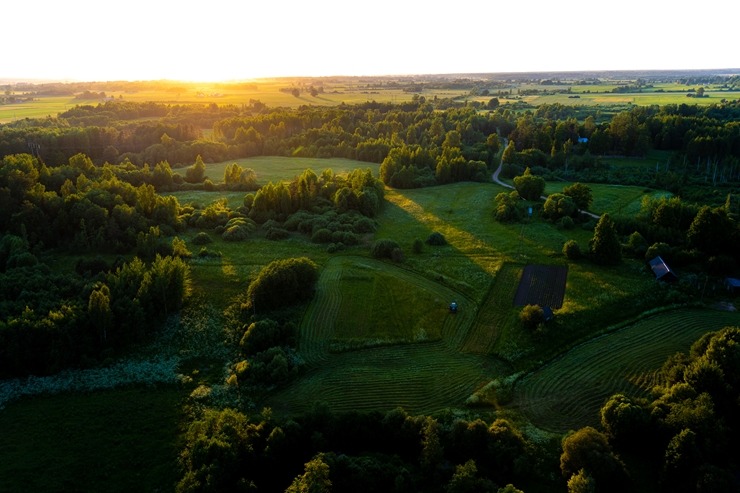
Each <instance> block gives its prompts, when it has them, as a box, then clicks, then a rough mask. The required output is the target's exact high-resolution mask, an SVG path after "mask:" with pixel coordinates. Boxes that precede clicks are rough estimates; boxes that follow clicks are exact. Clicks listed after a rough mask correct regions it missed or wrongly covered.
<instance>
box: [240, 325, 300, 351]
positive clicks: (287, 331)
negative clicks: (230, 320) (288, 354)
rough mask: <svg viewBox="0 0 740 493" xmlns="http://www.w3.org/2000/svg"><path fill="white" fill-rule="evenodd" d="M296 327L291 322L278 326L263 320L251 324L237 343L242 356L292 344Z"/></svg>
mask: <svg viewBox="0 0 740 493" xmlns="http://www.w3.org/2000/svg"><path fill="white" fill-rule="evenodd" d="M295 332H296V327H295V325H294V324H293V323H292V322H287V323H284V324H283V325H280V324H278V323H277V322H276V321H275V320H271V319H264V320H259V321H257V322H253V323H251V324H250V325H249V326H248V327H247V329H246V330H245V331H244V335H243V336H242V338H241V340H240V341H239V347H240V348H241V350H242V352H243V353H244V355H246V356H249V355H251V354H255V353H259V352H262V351H266V350H267V349H269V348H271V347H273V346H289V345H291V344H293V342H294V338H295Z"/></svg>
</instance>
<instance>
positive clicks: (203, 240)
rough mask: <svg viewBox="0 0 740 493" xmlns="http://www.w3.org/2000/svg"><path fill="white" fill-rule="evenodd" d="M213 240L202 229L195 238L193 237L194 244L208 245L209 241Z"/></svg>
mask: <svg viewBox="0 0 740 493" xmlns="http://www.w3.org/2000/svg"><path fill="white" fill-rule="evenodd" d="M212 242H213V240H212V239H211V237H210V236H208V233H206V232H205V231H201V232H200V233H198V234H197V235H195V238H193V245H207V244H208V243H212Z"/></svg>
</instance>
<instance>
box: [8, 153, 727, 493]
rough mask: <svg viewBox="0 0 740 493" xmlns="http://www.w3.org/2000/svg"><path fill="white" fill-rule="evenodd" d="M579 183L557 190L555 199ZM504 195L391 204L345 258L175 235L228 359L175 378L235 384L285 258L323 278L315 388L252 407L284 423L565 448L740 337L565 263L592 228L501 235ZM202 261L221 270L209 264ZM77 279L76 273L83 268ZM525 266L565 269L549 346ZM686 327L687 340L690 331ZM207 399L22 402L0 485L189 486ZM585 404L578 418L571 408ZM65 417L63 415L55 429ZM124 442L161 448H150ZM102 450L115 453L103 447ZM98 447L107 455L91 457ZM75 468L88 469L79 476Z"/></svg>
mask: <svg viewBox="0 0 740 493" xmlns="http://www.w3.org/2000/svg"><path fill="white" fill-rule="evenodd" d="M247 163H249V164H247ZM240 164H241V165H242V166H249V167H252V168H253V169H255V171H256V172H257V175H258V177H260V176H270V181H278V180H288V179H290V178H292V177H293V176H295V175H296V174H299V170H302V169H304V168H305V167H311V168H312V169H314V171H316V172H320V171H321V170H323V169H326V168H332V169H333V170H334V171H335V172H337V173H341V172H346V171H348V170H351V169H355V168H356V167H368V166H370V167H372V166H373V165H370V164H368V163H361V162H355V161H347V160H328V161H327V160H303V159H299V160H295V159H290V158H262V159H254V160H243V161H240ZM225 165H226V164H225V163H220V164H218V165H208V172H209V173H213V174H214V175H215V174H216V173H217V171H216V170H221V171H220V174H221V176H222V174H223V171H222V168H223V167H224V166H225ZM214 177H215V176H214ZM260 181H261V182H262V180H260ZM566 184H567V183H548V190H547V191H548V192H553V191H556V190H558V189H562V186H564V185H566ZM591 187H592V189H593V194H594V206H593V210H594V211H596V212H600V213H601V212H609V213H615V214H616V213H624V212H625V211H633V210H637V209H635V208H639V204H640V201H641V200H642V197H643V196H645V195H646V194H649V195H650V196H658V195H660V194H662V193H664V192H662V191H658V190H645V189H642V188H639V187H612V186H609V185H600V184H593V185H591ZM504 190H505V189H504V188H502V187H500V186H498V185H496V184H493V183H456V184H451V185H445V186H438V187H430V188H423V189H415V190H395V189H389V188H387V189H386V203H385V205H384V207H383V209H382V210H381V212H380V214H379V215H378V216H377V217H376V218H375V220H376V222H377V231H376V233H375V234H374V236H373V237H372V238H370V237H368V238H365V239H364V240H363V243H361V244H360V245H358V246H354V247H348V248H346V249H345V250H342V251H340V252H338V253H328V252H327V250H326V247H325V245H319V244H314V243H311V242H310V241H309V240H308V239H307V238H306V237H305V236H300V235H298V234H297V233H294V234H292V235H291V236H290V237H289V238H288V239H286V240H281V241H270V240H268V239H266V238H265V237H264V233H263V232H262V231H261V230H259V229H258V230H257V231H255V232H254V233H253V235H252V236H251V237H250V238H248V239H247V240H245V241H242V242H227V241H224V240H223V239H221V237H220V236H218V235H217V234H215V233H214V232H209V235H210V236H211V238H212V239H213V242H212V243H209V244H208V245H206V246H205V247H200V246H197V245H194V244H193V243H192V240H193V237H194V236H195V232H194V231H186V232H183V233H180V237H181V238H182V239H184V240H185V242H186V244H187V245H188V247H189V248H190V250H191V251H192V252H193V253H194V258H193V259H192V260H191V261H190V265H191V269H192V289H193V304H194V308H193V309H192V310H191V312H198V311H200V308H203V311H202V313H203V316H204V317H207V318H209V321H208V323H205V322H204V323H202V324H201V325H202V327H203V328H202V330H203V331H207V332H208V334H201V336H199V337H200V338H194V339H193V341H195V342H194V344H196V345H200V346H202V348H208V347H212V348H215V349H214V353H213V354H216V356H208V355H205V356H203V355H200V356H197V357H188V358H184V359H183V361H182V365H181V367H180V368H179V371H180V372H182V373H183V374H184V375H185V376H187V377H188V378H192V379H193V380H196V381H199V382H202V383H206V384H210V385H213V384H218V383H222V382H223V379H224V377H225V373H224V368H225V367H226V365H227V364H228V363H229V362H228V361H226V359H225V358H224V355H225V354H228V350H226V351H224V349H223V346H221V344H222V343H223V340H224V339H225V335H224V334H223V332H222V330H223V327H224V312H225V311H226V310H227V309H228V308H229V306H230V305H232V304H234V303H238V302H239V300H240V299H241V297H242V296H243V295H244V293H245V292H246V289H247V287H248V285H249V282H250V280H251V279H253V278H254V277H255V276H256V274H257V273H258V272H259V270H260V269H261V268H262V267H263V266H265V265H266V264H268V263H269V262H271V261H273V260H276V259H281V258H287V257H299V256H306V257H309V258H311V259H312V260H314V261H315V262H316V263H317V264H318V265H319V268H320V277H319V281H318V284H317V287H316V294H315V296H314V297H313V299H312V300H311V301H310V302H309V303H308V304H306V305H305V306H303V307H301V308H299V309H298V311H297V313H298V316H299V318H300V328H299V336H298V355H299V357H300V358H301V359H302V360H303V361H304V362H305V368H304V371H303V372H302V373H301V375H300V376H298V377H297V378H296V379H294V380H292V381H290V382H289V383H288V384H286V385H285V386H282V387H280V388H278V389H275V390H274V391H272V392H270V393H268V394H266V395H265V396H263V397H260V398H259V402H258V403H257V404H258V405H259V406H268V407H271V408H272V409H273V412H275V413H277V414H279V415H291V414H294V413H300V412H303V411H308V410H310V409H311V408H312V407H313V406H314V405H315V404H316V403H317V402H323V403H326V404H328V405H329V407H330V408H331V409H332V410H333V411H335V412H342V411H387V410H390V409H393V408H396V407H399V406H401V407H404V408H405V409H406V410H407V411H408V412H409V413H428V414H435V413H440V412H443V411H444V410H448V409H452V410H461V409H466V408H467V406H468V405H470V403H474V404H475V405H476V406H484V407H481V408H478V411H480V412H482V413H489V412H490V413H494V412H498V411H505V412H508V413H513V415H516V416H520V417H521V418H522V419H523V420H528V421H530V422H531V423H533V424H534V425H535V426H537V427H540V428H542V429H545V430H550V431H561V430H563V429H567V428H568V427H570V426H572V423H573V421H572V420H573V419H575V418H574V416H575V417H577V418H578V419H581V418H583V419H584V422H588V421H589V420H593V419H594V416H596V413H597V411H598V408H599V406H600V405H601V404H602V403H603V398H604V397H603V395H602V393H606V392H611V391H624V392H634V393H635V395H644V393H645V391H646V390H649V388H650V385H653V384H655V383H658V382H657V380H656V371H657V370H658V369H659V367H660V365H661V364H662V362H663V361H664V360H665V358H666V357H667V356H669V355H670V354H672V353H673V352H675V351H677V350H685V349H686V347H687V345H688V344H690V341H691V340H693V339H694V338H695V337H698V336H699V335H701V333H703V332H705V331H707V330H712V329H715V328H719V326H721V325H722V324H725V323H735V324H736V323H738V321H737V319H736V318H733V316H734V315H729V314H727V313H725V312H715V311H709V310H698V309H697V310H683V311H681V310H680V311H666V312H660V313H654V314H653V315H651V316H650V318H649V319H646V320H645V321H642V320H641V318H642V317H643V314H644V313H646V312H649V311H651V310H654V309H655V308H656V307H657V306H661V305H663V304H665V299H666V293H667V288H664V287H661V288H657V289H656V283H655V281H654V279H653V276H652V274H650V273H649V272H648V271H647V270H646V269H645V267H644V265H643V263H642V262H639V261H635V260H630V259H625V260H624V261H623V264H622V265H621V266H619V267H599V266H595V265H593V264H591V263H589V262H588V261H586V260H583V261H579V262H568V261H567V260H566V259H565V258H564V256H563V255H562V253H561V251H562V246H563V244H564V243H565V242H566V241H568V240H570V239H574V240H576V241H577V242H578V243H579V244H580V246H581V248H582V249H583V250H585V249H587V246H588V241H589V239H590V237H591V235H592V232H591V231H588V230H586V229H583V228H581V227H575V228H573V229H570V230H565V229H559V228H557V227H556V226H555V225H553V224H551V223H548V222H545V221H543V220H541V219H540V218H538V217H537V216H536V215H535V217H533V218H532V219H531V220H529V221H527V222H524V223H519V224H501V223H498V222H496V221H494V220H493V210H494V205H495V197H496V195H497V194H498V193H500V192H502V191H504ZM174 195H175V196H176V197H177V198H178V201H179V202H180V203H181V204H186V203H197V204H200V205H203V206H205V205H208V204H210V203H213V202H214V201H216V200H220V199H226V200H227V202H228V204H229V206H231V207H238V206H239V205H241V202H242V200H243V196H244V192H223V191H215V192H208V191H188V192H177V193H175V194H174ZM434 232H437V233H441V234H442V235H444V237H445V239H446V242H447V244H446V245H443V246H431V245H428V244H426V243H424V242H425V240H426V239H427V238H428V237H429V235H430V234H432V233H434ZM382 238H387V239H392V240H394V241H396V242H397V243H398V244H399V245H400V247H401V249H402V250H403V253H404V260H403V261H402V262H399V263H394V262H390V261H386V260H383V261H381V260H376V259H373V258H371V257H370V255H369V248H368V247H369V246H370V242H371V241H373V239H382ZM415 240H421V241H422V244H423V246H422V248H421V251H420V252H415V251H414V249H413V248H412V245H413V244H414V242H415ZM201 248H205V249H206V250H207V251H208V252H209V253H210V255H207V256H199V255H198V253H199V252H200V250H201ZM66 264H67V265H69V266H70V268H72V267H71V266H73V265H74V262H73V261H71V260H69V261H67V262H66ZM527 264H544V265H568V279H567V285H566V293H565V301H564V304H563V307H562V308H561V309H559V310H557V311H556V319H555V321H554V322H552V323H551V325H549V326H548V329H547V332H546V333H545V334H544V335H537V334H533V333H531V332H528V331H525V330H523V329H522V328H521V326H520V323H519V319H518V311H519V309H518V308H517V307H514V306H513V296H514V293H515V292H516V287H517V284H518V282H519V277H520V275H521V271H522V269H523V268H524V266H526V265H527ZM452 301H455V302H457V303H458V306H459V311H458V313H456V314H452V313H450V312H449V310H448V306H449V303H450V302H452ZM258 310H259V308H257V314H258V315H259V312H258ZM191 318H192V317H191ZM686 320H688V321H690V322H691V323H690V324H688V323H687V324H685V327H684V321H686ZM619 322H621V323H622V324H621V325H620V324H619ZM625 323H626V324H627V325H624V324H625ZM677 326H681V328H680V329H675V327H677ZM618 327H621V328H618ZM677 332H680V334H678V335H676V337H675V339H672V338H673V336H674V335H675V333H677ZM679 336H680V337H679ZM668 340H672V342H670V343H669V342H667V341H668ZM199 341H200V342H199ZM623 341H633V342H632V343H631V344H633V345H631V346H630V345H628V343H627V342H623ZM634 341H637V342H634ZM604 344H606V345H604ZM634 344H637V346H635V345H634ZM609 351H613V353H609ZM204 353H207V351H204ZM605 354H611V356H610V357H604V355H605ZM218 355H220V356H218ZM219 358H221V359H219ZM593 375H597V376H593ZM625 375H626V377H625ZM625 378H626V379H627V380H626V383H625ZM502 381H507V382H511V385H512V387H511V388H510V389H508V391H507V392H506V395H504V393H501V395H500V396H499V398H495V397H494V398H490V396H489V397H486V396H487V395H488V393H490V389H491V388H495V387H496V385H499V383H500V382H502ZM194 385H195V384H190V385H185V386H183V387H177V386H171V387H166V388H153V389H147V388H124V389H118V390H109V391H102V392H94V393H91V394H89V395H88V394H71V395H60V396H51V397H39V398H27V399H24V400H20V401H17V402H12V403H10V404H8V405H7V407H6V409H4V410H2V411H0V417H2V419H1V420H0V433H2V435H3V437H7V439H6V440H4V444H2V445H0V457H2V459H3V460H0V463H2V465H0V477H7V475H8V474H10V473H11V472H12V474H13V475H14V476H15V479H13V481H12V482H11V483H8V484H9V486H8V488H9V490H8V491H12V490H16V491H18V490H27V491H30V490H62V489H68V490H69V489H72V490H74V489H75V488H76V489H83V490H99V489H101V488H102V485H103V484H105V485H106V486H108V485H110V484H115V485H116V486H115V488H118V487H119V486H120V489H119V491H131V490H132V489H137V490H142V489H144V490H147V491H151V490H157V489H159V490H160V491H166V490H168V488H169V487H168V486H167V485H166V484H164V483H167V482H169V485H170V487H171V485H172V483H173V482H174V481H175V480H176V478H177V474H178V472H177V468H176V463H175V460H176V450H177V447H178V446H179V444H177V443H175V442H176V438H173V437H177V436H178V430H179V428H178V427H181V426H182V425H183V423H184V422H185V421H186V419H185V418H184V417H183V413H184V412H185V410H184V408H183V401H184V399H185V398H186V397H187V395H188V394H189V393H190V392H191V391H192V388H193V386H194ZM596 388H598V392H597V391H596V390H594V389H596ZM553 393H556V394H558V395H560V396H563V395H567V396H569V398H568V401H569V402H565V403H560V404H558V402H557V401H556V400H555V399H554V397H553V398H549V397H547V396H550V395H551V394H553ZM543 395H544V396H546V397H542V396H543ZM604 395H606V394H604ZM504 397H506V398H504ZM581 401H582V402H583V403H582V404H579V406H581V407H578V408H577V409H575V408H574V407H573V406H575V404H569V403H575V402H581ZM60 403H64V407H65V409H67V410H66V411H64V413H62V415H60V416H57V417H54V418H53V419H52V418H51V417H52V416H54V415H55V413H57V410H58V409H59V408H60V406H61V404H60ZM121 403H125V404H126V405H125V406H124V405H121ZM494 406H503V407H494ZM558 406H560V408H558ZM114 407H115V409H112V408H114ZM119 410H120V413H122V414H118V413H119ZM555 411H557V412H555ZM103 417H104V418H103ZM579 422H580V421H579ZM129 424H131V427H130V428H129ZM14 430H20V431H14ZM29 430H31V431H29ZM127 430H148V432H147V435H146V437H143V438H142V436H141V434H140V433H139V434H138V435H137V434H136V433H135V432H134V431H131V433H129V432H128V431H127ZM18 433H22V434H23V437H21V436H20V435H18ZM29 433H31V436H30V438H29V437H28V434H29ZM96 433H97V434H100V435H105V436H106V437H107V438H106V440H96V439H95V437H94V436H93V435H95V434H96ZM71 437H83V438H84V439H81V440H79V443H86V444H88V449H87V450H85V451H80V450H77V449H75V448H74V444H73V443H76V442H78V440H77V439H76V438H75V440H71V439H70V438H71ZM91 443H93V444H97V445H95V446H92V447H90V446H89V444H91ZM137 447H138V448H137ZM120 450H140V452H138V453H135V454H131V453H128V454H123V453H122V452H119V451H120ZM154 455H156V457H154ZM103 457H105V458H106V460H101V458H103ZM54 458H56V459H54ZM55 461H56V462H55ZM71 461H74V462H75V463H76V464H89V467H82V466H80V465H77V466H74V467H72V466H71V465H69V463H70V462H71ZM48 463H54V464H55V465H53V466H52V468H51V469H48V470H49V474H47V475H42V476H39V475H34V474H33V473H32V471H37V470H39V468H40V467H42V466H41V464H48ZM57 465H60V468H57V467H56V466H57ZM138 468H141V469H142V472H141V475H140V476H137V477H131V476H127V477H123V475H122V474H119V473H118V472H116V471H126V473H127V474H128V472H129V471H131V470H132V469H138ZM62 469H64V471H65V472H62ZM134 483H135V485H134ZM3 487H5V485H2V486H0V490H2V488H3ZM107 489H108V491H116V490H115V489H113V490H111V489H110V488H107Z"/></svg>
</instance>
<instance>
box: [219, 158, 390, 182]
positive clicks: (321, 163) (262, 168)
mask: <svg viewBox="0 0 740 493" xmlns="http://www.w3.org/2000/svg"><path fill="white" fill-rule="evenodd" d="M233 163H236V164H238V165H239V166H241V167H242V168H251V169H253V170H254V172H255V174H256V175H257V183H258V184H259V185H265V184H267V183H268V182H273V183H277V182H280V181H289V180H292V179H293V178H295V177H297V176H299V175H301V174H302V173H303V172H304V171H305V170H306V169H311V170H313V172H314V173H316V174H317V175H321V173H322V172H323V171H324V170H327V169H330V170H332V172H334V174H337V175H344V174H348V173H350V172H351V171H354V170H356V169H368V168H369V169H371V170H372V171H373V174H374V175H376V176H377V174H378V169H379V168H380V165H379V164H377V163H368V162H366V161H357V160H354V159H344V158H332V159H321V158H300V157H286V156H260V157H251V158H245V159H234V160H231V161H223V162H221V163H208V164H206V176H207V177H208V178H209V179H210V180H211V181H212V182H213V183H223V181H224V171H225V170H226V167H227V166H229V165H231V164H233Z"/></svg>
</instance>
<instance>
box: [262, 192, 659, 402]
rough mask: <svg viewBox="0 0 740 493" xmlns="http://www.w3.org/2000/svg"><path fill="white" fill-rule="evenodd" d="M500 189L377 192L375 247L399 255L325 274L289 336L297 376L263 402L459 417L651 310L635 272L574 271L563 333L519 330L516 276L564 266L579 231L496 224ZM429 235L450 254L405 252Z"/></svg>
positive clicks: (434, 249)
mask: <svg viewBox="0 0 740 493" xmlns="http://www.w3.org/2000/svg"><path fill="white" fill-rule="evenodd" d="M500 190H501V188H500V187H498V186H497V185H493V184H474V183H458V184H453V185H446V186H443V187H436V188H433V189H418V190H404V191H400V190H387V194H386V198H387V200H388V204H386V207H385V209H384V210H383V211H382V213H381V214H380V216H379V217H378V222H379V230H378V232H377V233H376V238H390V239H395V240H397V241H398V242H399V243H400V244H401V245H402V248H403V250H404V251H405V252H406V259H405V260H404V262H403V263H401V264H393V263H390V262H387V261H383V262H381V261H377V260H373V259H369V258H366V257H365V256H364V254H361V253H360V252H356V253H357V254H360V256H347V255H341V256H330V257H329V259H328V260H326V261H325V262H324V263H323V264H322V273H321V277H320V279H319V283H318V286H317V292H316V296H315V297H314V299H313V301H312V302H311V303H310V304H309V306H308V308H307V309H306V312H305V314H304V316H303V322H302V324H301V328H300V336H299V347H298V349H299V354H300V355H301V357H302V358H304V360H305V361H306V363H307V371H306V372H305V374H304V376H302V377H300V378H299V379H297V380H295V381H293V382H291V383H290V384H289V385H288V386H287V387H286V388H284V389H281V390H279V391H278V392H277V393H276V394H274V395H271V396H269V397H268V398H267V400H266V401H265V404H264V405H268V406H270V407H272V408H273V409H274V410H275V411H276V412H280V413H282V412H286V413H289V414H290V413H293V412H300V411H301V410H307V409H310V408H311V406H312V405H313V404H314V403H316V402H319V401H323V402H325V403H327V404H329V406H330V407H331V408H332V409H335V410H337V411H341V410H361V411H370V410H388V409H392V408H394V407H397V406H403V407H406V408H407V409H408V410H409V411H410V412H414V413H418V412H422V413H434V412H437V411H439V410H441V409H444V408H446V407H453V408H455V407H461V406H463V405H464V403H465V401H466V400H467V399H468V398H469V397H470V396H471V395H473V394H475V393H476V392H477V391H478V390H480V389H481V388H483V387H485V386H486V385H487V384H488V383H489V382H491V381H492V380H494V379H498V378H502V377H505V376H507V375H510V374H512V373H513V372H515V371H522V370H527V369H532V368H535V367H537V366H538V365H540V364H541V362H542V361H547V360H548V359H550V358H553V357H556V356H558V354H559V352H561V351H562V348H564V347H571V346H573V345H574V344H576V343H578V342H580V341H584V340H589V339H591V338H592V337H593V336H594V335H595V334H597V333H599V332H600V330H601V329H603V328H605V327H607V326H609V325H610V324H611V323H613V321H614V320H616V319H620V317H624V316H630V315H638V314H639V313H640V312H641V311H642V310H644V309H647V308H650V307H652V306H653V305H651V303H655V302H656V301H657V298H656V297H654V296H653V297H651V296H649V295H648V293H649V292H650V291H651V290H652V291H655V290H654V286H655V285H654V281H653V280H652V278H651V276H649V275H648V274H647V273H646V272H644V271H643V270H641V269H629V268H628V269H624V270H615V269H603V270H602V269H599V268H595V269H594V267H593V266H591V265H579V264H574V265H573V267H572V268H570V269H569V270H568V279H567V289H566V292H565V301H564V303H563V307H562V309H560V310H558V311H557V313H558V314H559V315H558V316H560V317H562V321H560V322H558V323H559V324H560V325H558V326H557V327H555V328H554V329H552V333H551V334H548V336H547V338H546V339H545V340H538V339H536V338H534V337H533V336H532V334H531V333H528V332H526V331H523V330H522V329H521V327H520V325H519V322H518V317H517V314H518V308H516V307H515V306H514V296H515V293H516V287H517V283H518V281H519V279H520V276H521V273H522V271H523V269H524V266H525V265H526V264H530V263H539V264H544V265H553V264H560V265H562V263H563V260H562V256H561V254H560V250H561V248H562V244H563V242H564V241H565V239H567V238H569V237H572V236H576V237H579V238H581V241H584V242H586V241H587V237H588V235H589V233H588V232H586V231H583V230H580V229H576V230H572V231H569V232H564V231H561V230H558V229H557V228H555V227H554V226H553V225H550V224H548V223H542V222H539V221H533V222H531V223H529V224H526V225H502V224H499V223H496V222H495V221H493V220H492V217H491V214H492V208H493V199H494V197H495V195H496V194H497V193H498V192H499V191H500ZM435 231H436V232H440V233H442V234H443V235H444V236H445V238H446V240H447V245H445V246H429V245H425V246H424V248H423V250H422V252H421V253H418V254H417V253H411V249H410V245H411V243H412V242H413V240H414V239H422V240H424V239H426V238H427V237H428V236H429V234H431V233H432V232H435ZM353 255H354V253H353ZM635 267H637V263H636V264H635ZM594 270H596V272H594ZM563 281H564V279H563ZM452 300H455V301H457V302H458V304H459V305H460V307H461V310H460V311H459V312H458V313H457V314H456V315H452V314H449V313H448V311H447V306H448V304H449V302H450V301H452ZM625 300H630V301H629V305H630V308H629V309H627V310H625V308H624V306H622V305H623V303H625ZM639 300H642V301H639ZM492 356H493V358H492Z"/></svg>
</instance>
